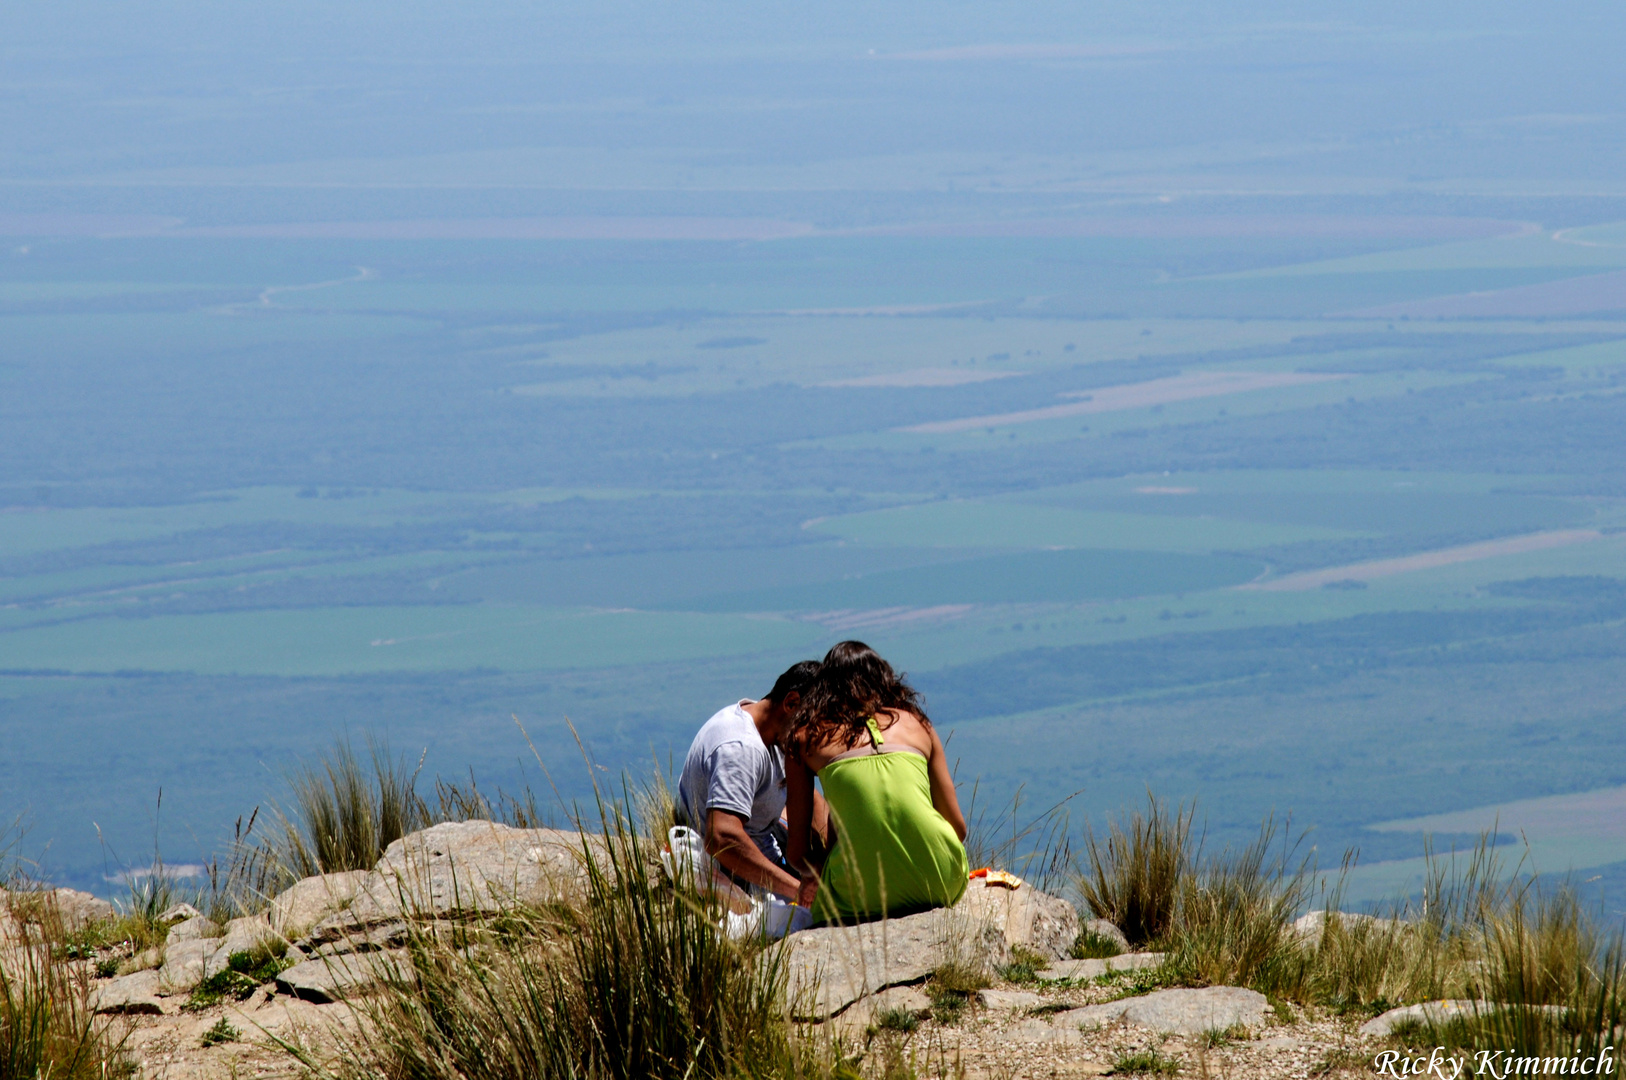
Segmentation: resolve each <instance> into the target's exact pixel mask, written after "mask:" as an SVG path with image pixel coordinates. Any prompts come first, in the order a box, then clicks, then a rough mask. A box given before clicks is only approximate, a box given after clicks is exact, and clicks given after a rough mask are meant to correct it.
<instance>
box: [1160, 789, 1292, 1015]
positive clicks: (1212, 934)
mask: <svg viewBox="0 0 1626 1080" xmlns="http://www.w3.org/2000/svg"><path fill="white" fill-rule="evenodd" d="M1279 832H1280V833H1281V838H1280V842H1279V843H1278V839H1277V834H1278V833H1279ZM1297 847H1298V845H1297V844H1292V843H1290V842H1289V838H1288V836H1287V834H1286V828H1285V827H1278V825H1277V824H1276V821H1275V819H1274V818H1271V819H1267V820H1266V821H1265V823H1264V825H1263V826H1262V827H1261V829H1260V831H1259V837H1258V839H1256V840H1255V841H1254V842H1253V843H1252V844H1250V845H1248V846H1247V847H1246V848H1244V849H1243V850H1242V851H1241V852H1239V853H1237V854H1235V855H1232V854H1231V853H1229V852H1227V853H1225V854H1223V855H1221V856H1219V857H1217V858H1214V859H1212V860H1210V861H1209V862H1207V863H1206V864H1204V865H1203V866H1202V867H1201V868H1200V869H1198V870H1197V871H1195V872H1192V873H1188V874H1186V875H1185V876H1184V877H1183V878H1182V879H1181V883H1180V885H1179V887H1178V889H1177V890H1176V904H1175V911H1174V917H1173V920H1172V922H1171V925H1170V927H1169V930H1168V932H1167V935H1166V936H1167V938H1168V939H1169V951H1170V960H1171V961H1172V962H1173V963H1174V965H1175V966H1176V967H1177V968H1178V969H1179V970H1180V971H1182V972H1183V973H1185V974H1186V975H1187V977H1190V978H1193V979H1195V980H1196V981H1199V982H1203V983H1209V984H1214V985H1243V986H1252V987H1254V988H1255V989H1259V990H1263V991H1265V992H1266V993H1271V994H1276V995H1278V996H1280V995H1282V994H1284V993H1292V994H1296V993H1298V992H1299V991H1300V990H1301V988H1302V985H1303V982H1304V978H1305V970H1306V964H1305V956H1304V950H1303V949H1301V948H1300V945H1299V941H1298V939H1297V937H1296V935H1294V934H1293V932H1292V929H1291V927H1290V924H1291V922H1292V920H1293V917H1294V916H1295V915H1297V914H1298V912H1299V909H1300V908H1301V907H1302V906H1303V905H1304V902H1305V900H1306V898H1307V896H1308V893H1309V886H1310V881H1311V867H1310V863H1309V859H1308V858H1307V857H1306V858H1302V859H1299V860H1298V861H1297V862H1296V863H1295V861H1294V852H1295V851H1296V850H1297ZM1273 848H1275V849H1276V853H1275V854H1272V849H1273Z"/></svg>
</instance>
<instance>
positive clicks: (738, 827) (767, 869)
mask: <svg viewBox="0 0 1626 1080" xmlns="http://www.w3.org/2000/svg"><path fill="white" fill-rule="evenodd" d="M706 853H707V854H709V855H710V856H711V857H712V858H714V859H716V860H717V861H718V862H720V863H722V864H723V866H724V867H726V868H727V869H728V870H729V872H730V873H733V874H735V875H737V876H739V877H741V878H743V879H745V880H746V881H749V882H750V883H751V884H753V885H761V886H763V887H764V888H768V889H772V890H773V891H774V892H776V893H778V894H779V895H780V896H785V897H791V898H794V897H795V896H796V892H797V889H798V888H799V887H800V886H801V882H799V881H798V880H797V879H796V878H794V877H791V876H790V875H789V874H787V873H785V871H783V870H781V869H780V868H779V867H777V866H775V865H774V864H773V863H772V862H770V861H769V860H768V857H767V856H766V855H764V854H762V850H761V849H760V848H758V847H757V845H756V841H754V840H752V839H751V834H750V833H747V832H746V831H745V819H744V818H742V817H740V816H739V815H738V814H731V813H729V812H728V811H727V810H712V811H710V812H708V813H707V815H706Z"/></svg>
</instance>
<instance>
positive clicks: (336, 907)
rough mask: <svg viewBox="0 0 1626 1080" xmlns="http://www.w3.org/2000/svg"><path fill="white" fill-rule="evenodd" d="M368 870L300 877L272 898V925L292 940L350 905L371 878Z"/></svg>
mask: <svg viewBox="0 0 1626 1080" xmlns="http://www.w3.org/2000/svg"><path fill="white" fill-rule="evenodd" d="M367 874H368V871H366V870H341V871H339V872H338V873H335V874H318V875H316V876H315V877H308V878H305V879H304V880H303V881H296V882H294V883H293V884H292V885H290V886H288V888H286V889H284V890H283V891H282V892H280V893H278V894H277V895H276V896H274V897H272V898H271V907H270V910H269V911H268V913H267V914H268V915H269V917H270V920H271V927H272V929H274V930H276V932H277V933H279V934H281V935H282V936H283V937H285V938H288V939H290V940H292V939H294V938H298V937H302V936H304V935H305V934H306V933H307V932H308V931H309V930H310V928H311V927H313V926H315V925H316V924H317V923H319V922H321V921H322V920H323V919H325V918H327V917H328V916H329V915H332V914H333V913H334V912H336V911H342V910H343V909H345V908H347V907H349V906H350V902H351V901H352V900H354V899H355V897H356V890H357V889H359V888H360V887H361V883H362V882H363V881H365V880H367Z"/></svg>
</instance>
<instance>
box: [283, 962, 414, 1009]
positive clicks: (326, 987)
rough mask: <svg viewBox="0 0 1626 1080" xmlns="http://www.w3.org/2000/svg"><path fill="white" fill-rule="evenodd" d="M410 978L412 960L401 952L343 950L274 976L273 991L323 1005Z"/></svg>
mask: <svg viewBox="0 0 1626 1080" xmlns="http://www.w3.org/2000/svg"><path fill="white" fill-rule="evenodd" d="M412 978H413V976H412V963H411V961H410V960H409V959H408V958H407V954H406V952H405V951H400V950H396V951H391V952H369V953H347V954H345V955H343V956H328V957H319V958H317V959H314V960H306V961H304V962H303V963H300V964H295V965H294V966H293V967H291V968H289V969H288V970H287V971H284V972H283V973H282V974H281V975H278V976H277V991H278V992H279V993H283V994H292V995H293V996H295V997H298V998H303V999H304V1000H306V1001H313V1002H315V1003H317V1004H318V1005H323V1004H327V1003H329V1002H334V1001H343V1000H345V999H346V998H351V997H356V996H358V995H360V994H366V993H371V992H372V991H374V990H377V989H378V988H379V987H380V986H381V985H382V984H384V983H390V982H394V983H404V982H411V981H412Z"/></svg>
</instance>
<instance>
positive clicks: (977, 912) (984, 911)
mask: <svg viewBox="0 0 1626 1080" xmlns="http://www.w3.org/2000/svg"><path fill="white" fill-rule="evenodd" d="M956 910H958V911H961V912H964V913H965V914H966V915H968V916H971V917H973V918H976V919H980V920H982V921H983V922H986V923H991V924H993V925H994V926H997V927H999V928H1000V929H1001V930H1002V931H1003V932H1004V934H1005V941H1006V943H1007V944H1008V945H1020V946H1022V947H1023V948H1026V949H1028V950H1030V951H1032V952H1036V953H1038V954H1039V955H1041V956H1044V957H1046V958H1048V959H1052V960H1060V959H1061V958H1063V957H1065V956H1066V955H1067V953H1068V950H1070V949H1071V948H1072V947H1073V942H1074V941H1076V940H1077V939H1078V912H1077V911H1076V910H1074V908H1073V905H1072V904H1070V903H1068V902H1067V901H1065V900H1063V899H1061V898H1060V897H1057V896H1051V895H1049V894H1047V893H1042V892H1039V891H1038V890H1037V889H1034V888H1032V887H1030V886H1027V885H1024V886H1022V887H1021V888H1019V889H1007V888H1005V887H1004V886H1002V885H987V884H985V883H983V882H982V881H981V880H975V881H972V882H971V884H970V887H968V888H967V889H966V891H965V895H964V896H963V897H961V898H960V902H959V904H957V905H956Z"/></svg>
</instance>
